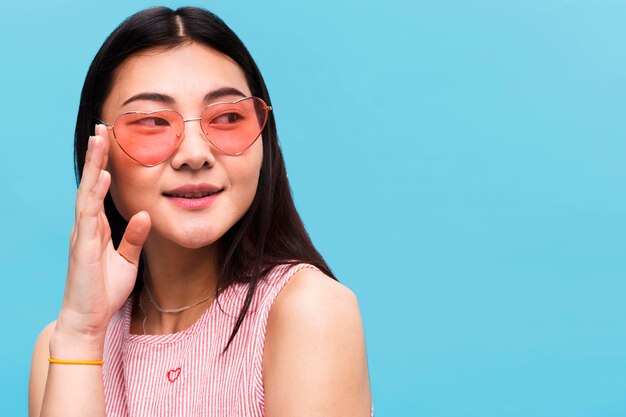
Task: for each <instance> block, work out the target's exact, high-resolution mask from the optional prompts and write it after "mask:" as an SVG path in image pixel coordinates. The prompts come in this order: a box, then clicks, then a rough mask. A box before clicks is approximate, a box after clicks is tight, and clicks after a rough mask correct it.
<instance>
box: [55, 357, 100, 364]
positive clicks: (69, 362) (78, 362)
mask: <svg viewBox="0 0 626 417" xmlns="http://www.w3.org/2000/svg"><path fill="white" fill-rule="evenodd" d="M48 362H50V363H58V364H61V365H104V361H66V360H63V359H52V358H48Z"/></svg>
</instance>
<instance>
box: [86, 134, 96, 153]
mask: <svg viewBox="0 0 626 417" xmlns="http://www.w3.org/2000/svg"><path fill="white" fill-rule="evenodd" d="M95 139H96V138H95V137H93V136H89V139H88V140H87V149H88V150H90V149H91V148H93V143H94V142H95Z"/></svg>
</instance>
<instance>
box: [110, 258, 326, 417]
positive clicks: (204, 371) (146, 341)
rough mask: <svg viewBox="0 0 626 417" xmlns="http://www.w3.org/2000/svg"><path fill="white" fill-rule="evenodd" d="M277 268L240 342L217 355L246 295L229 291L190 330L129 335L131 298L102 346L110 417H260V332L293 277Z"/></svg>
mask: <svg viewBox="0 0 626 417" xmlns="http://www.w3.org/2000/svg"><path fill="white" fill-rule="evenodd" d="M304 267H308V268H314V269H317V268H316V267H315V266H313V265H310V264H298V265H295V266H292V267H291V268H290V267H289V265H279V266H277V267H275V268H274V269H272V270H271V271H270V272H269V273H268V274H267V275H266V279H264V280H263V281H262V282H261V283H260V284H259V286H258V288H257V291H256V294H255V296H254V298H253V300H252V303H251V305H250V310H249V312H248V315H247V316H246V318H245V320H244V321H243V323H242V325H241V328H240V329H239V332H238V333H237V336H236V337H235V339H234V340H233V342H232V343H231V345H230V347H229V349H228V351H227V352H226V353H225V354H224V355H223V356H220V353H221V351H222V349H223V348H224V346H225V345H226V342H227V341H228V337H229V336H230V334H231V331H232V329H233V325H234V323H235V321H236V319H237V315H238V312H239V310H240V308H241V306H242V305H243V301H244V298H245V295H246V289H247V285H246V284H234V285H232V286H231V287H230V288H228V289H227V290H226V291H224V292H223V293H222V294H221V295H220V297H219V299H218V301H219V303H216V302H214V303H212V304H211V305H210V306H209V308H208V309H207V310H206V311H205V312H204V313H203V315H202V316H201V317H200V318H199V319H198V320H197V321H196V322H195V323H194V324H193V325H192V326H191V327H189V328H188V329H186V330H184V331H182V332H179V333H174V334H166V335H135V334H130V331H129V329H130V316H131V309H132V299H129V300H128V301H127V302H126V304H125V305H124V306H123V307H122V308H121V309H120V311H119V312H118V313H117V314H116V315H115V316H114V317H113V319H112V320H111V323H110V325H109V327H108V329H107V335H106V339H105V346H104V361H105V365H104V368H103V373H104V390H105V404H106V411H107V416H108V417H135V416H137V417H156V416H159V417H177V416H179V417H195V416H198V417H200V416H202V417H218V416H219V417H226V416H228V417H235V416H241V417H244V416H245V417H261V416H263V415H264V391H263V383H262V375H261V370H262V368H261V364H262V359H263V346H264V342H265V329H266V326H267V318H268V314H269V310H270V307H271V305H272V302H273V301H274V299H275V298H276V296H277V295H278V293H279V292H280V290H281V289H282V288H283V286H284V285H285V284H286V283H287V281H288V280H289V278H291V276H292V275H293V274H294V273H295V272H297V271H298V270H300V269H302V268H304Z"/></svg>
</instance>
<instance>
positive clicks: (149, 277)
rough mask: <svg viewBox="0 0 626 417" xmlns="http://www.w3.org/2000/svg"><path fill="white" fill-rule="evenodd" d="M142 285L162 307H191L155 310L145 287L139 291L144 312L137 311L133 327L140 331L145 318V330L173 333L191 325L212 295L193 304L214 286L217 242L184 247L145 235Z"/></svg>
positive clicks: (156, 332)
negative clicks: (199, 246) (174, 311)
mask: <svg viewBox="0 0 626 417" xmlns="http://www.w3.org/2000/svg"><path fill="white" fill-rule="evenodd" d="M143 259H144V264H145V267H144V271H143V277H144V280H145V283H144V285H149V288H150V292H151V293H152V298H153V300H154V301H155V303H156V304H157V305H158V306H159V307H160V308H162V309H168V310H171V309H181V308H183V307H187V306H190V305H194V304H195V305H194V306H193V307H191V308H188V309H184V310H183V311H180V312H177V313H173V314H172V313H163V312H160V311H158V309H157V308H155V306H154V305H152V303H151V302H150V301H149V297H148V296H147V293H146V289H145V288H143V289H142V291H141V294H140V300H141V301H142V307H143V310H144V311H145V312H146V316H144V314H143V311H142V310H141V309H135V311H136V312H137V315H138V316H136V320H134V321H135V327H134V329H135V330H138V331H136V332H137V333H143V320H144V318H146V317H147V320H146V324H145V327H146V333H148V334H166V333H175V332H179V331H182V330H184V329H186V328H187V327H189V326H191V325H192V324H193V323H194V322H195V321H196V320H197V319H198V317H199V316H200V315H201V314H202V313H203V312H204V311H205V310H206V308H207V306H208V305H210V304H211V301H212V300H213V297H212V296H211V297H209V298H208V299H207V300H205V301H202V302H200V303H198V304H196V303H197V302H198V301H199V300H202V299H203V298H206V297H207V296H209V295H211V294H213V293H214V292H215V289H216V286H217V273H218V262H217V245H216V244H213V245H209V246H205V247H202V248H198V249H189V248H184V247H181V246H179V245H176V244H175V243H173V242H170V241H163V240H157V239H149V240H148V241H147V242H146V244H145V245H144V258H143Z"/></svg>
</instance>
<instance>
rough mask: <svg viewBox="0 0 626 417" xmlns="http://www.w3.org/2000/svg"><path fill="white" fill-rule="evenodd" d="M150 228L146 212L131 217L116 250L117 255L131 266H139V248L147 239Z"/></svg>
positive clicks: (150, 224)
mask: <svg viewBox="0 0 626 417" xmlns="http://www.w3.org/2000/svg"><path fill="white" fill-rule="evenodd" d="M151 226H152V222H151V220H150V215H149V214H148V212H147V211H140V212H139V213H137V214H135V215H134V216H133V217H131V218H130V221H129V222H128V226H126V231H125V232H124V236H123V237H122V240H121V242H120V245H119V246H118V248H117V253H119V254H120V255H121V256H122V257H123V258H125V259H126V260H127V261H128V262H130V263H132V264H133V265H135V266H137V265H139V256H140V255H141V248H142V247H143V244H144V242H145V241H146V239H147V238H148V234H149V233H150V227H151Z"/></svg>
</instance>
